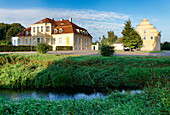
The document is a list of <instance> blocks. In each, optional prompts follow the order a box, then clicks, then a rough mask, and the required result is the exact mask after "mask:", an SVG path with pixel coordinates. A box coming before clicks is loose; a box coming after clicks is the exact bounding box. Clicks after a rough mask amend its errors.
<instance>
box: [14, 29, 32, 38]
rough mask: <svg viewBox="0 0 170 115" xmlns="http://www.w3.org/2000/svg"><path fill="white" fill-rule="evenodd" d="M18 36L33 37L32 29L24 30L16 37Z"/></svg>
mask: <svg viewBox="0 0 170 115" xmlns="http://www.w3.org/2000/svg"><path fill="white" fill-rule="evenodd" d="M26 31H28V35H26ZM18 36H31V27H29V28H26V29H24V30H23V31H22V32H20V33H19V34H17V35H16V37H18Z"/></svg>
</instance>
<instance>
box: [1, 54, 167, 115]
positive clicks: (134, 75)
mask: <svg viewBox="0 0 170 115" xmlns="http://www.w3.org/2000/svg"><path fill="white" fill-rule="evenodd" d="M169 71H170V57H169V56H164V57H153V56H151V57H150V56H112V57H102V56H70V55H51V54H6V55H0V87H1V88H7V89H16V88H17V89H20V88H25V89H29V88H39V89H41V88H54V89H55V88H59V87H75V86H81V87H85V86H88V87H91V88H95V87H105V88H108V87H118V88H122V87H133V88H135V87H136V88H143V90H142V91H143V92H144V93H140V94H134V95H129V94H122V93H120V92H112V91H109V94H110V95H109V96H108V97H106V98H95V99H92V100H87V99H80V100H76V99H73V100H71V99H66V100H60V101H57V100H54V101H51V100H46V99H32V98H31V99H19V100H11V99H8V98H3V97H0V103H1V104H0V113H2V114H51V115H53V114H169V113H168V107H169V103H168V82H169ZM94 92H95V91H94Z"/></svg>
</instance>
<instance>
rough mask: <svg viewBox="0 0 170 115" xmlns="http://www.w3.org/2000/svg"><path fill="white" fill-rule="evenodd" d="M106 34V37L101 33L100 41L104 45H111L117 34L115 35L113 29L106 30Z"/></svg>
mask: <svg viewBox="0 0 170 115" xmlns="http://www.w3.org/2000/svg"><path fill="white" fill-rule="evenodd" d="M107 34H108V38H106V37H105V36H104V35H103V38H102V40H101V43H102V44H104V45H113V43H114V42H115V41H116V40H117V39H118V37H117V35H115V34H114V32H113V31H108V32H107Z"/></svg>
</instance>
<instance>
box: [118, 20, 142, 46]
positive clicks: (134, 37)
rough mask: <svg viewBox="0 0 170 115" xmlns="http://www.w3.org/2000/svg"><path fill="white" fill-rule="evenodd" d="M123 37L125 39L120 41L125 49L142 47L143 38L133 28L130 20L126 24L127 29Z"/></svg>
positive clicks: (125, 28)
mask: <svg viewBox="0 0 170 115" xmlns="http://www.w3.org/2000/svg"><path fill="white" fill-rule="evenodd" d="M122 35H123V37H122V39H120V42H122V43H123V44H124V46H125V47H128V48H130V49H134V48H141V47H142V44H143V42H142V40H141V37H140V35H139V34H138V33H137V32H136V31H135V30H134V28H133V27H132V25H131V21H130V19H129V20H127V21H126V22H125V27H124V29H123V31H122Z"/></svg>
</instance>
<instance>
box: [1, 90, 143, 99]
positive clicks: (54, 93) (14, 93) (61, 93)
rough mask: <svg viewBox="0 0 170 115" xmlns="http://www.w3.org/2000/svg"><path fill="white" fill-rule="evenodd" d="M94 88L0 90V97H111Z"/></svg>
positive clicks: (104, 91) (103, 91) (130, 91)
mask: <svg viewBox="0 0 170 115" xmlns="http://www.w3.org/2000/svg"><path fill="white" fill-rule="evenodd" d="M95 90H96V93H95V92H94V90H93V88H85V87H84V88H62V89H61V88H60V89H55V90H54V89H25V90H9V89H0V96H1V97H6V98H10V99H12V100H15V99H24V98H34V99H41V98H43V99H48V100H61V99H83V98H86V99H87V100H91V99H93V98H96V97H100V98H105V97H107V96H108V95H109V92H108V90H106V89H101V88H100V89H95ZM120 92H121V93H123V94H125V93H127V94H135V93H141V92H142V91H141V90H120Z"/></svg>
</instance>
